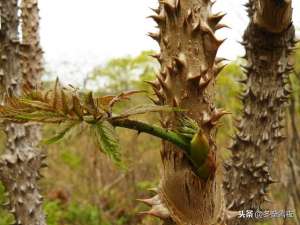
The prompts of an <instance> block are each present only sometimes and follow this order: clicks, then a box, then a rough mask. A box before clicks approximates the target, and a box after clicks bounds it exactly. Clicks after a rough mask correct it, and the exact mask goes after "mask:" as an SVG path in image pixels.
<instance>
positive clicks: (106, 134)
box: [93, 120, 121, 166]
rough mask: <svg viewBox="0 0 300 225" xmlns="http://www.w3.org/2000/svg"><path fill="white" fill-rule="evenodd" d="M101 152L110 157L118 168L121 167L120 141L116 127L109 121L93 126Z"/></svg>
mask: <svg viewBox="0 0 300 225" xmlns="http://www.w3.org/2000/svg"><path fill="white" fill-rule="evenodd" d="M93 127H94V130H95V135H96V140H97V143H98V145H99V147H100V150H101V151H102V152H104V153H105V154H106V155H108V156H109V157H110V158H111V159H112V160H113V162H114V163H116V165H117V166H121V154H120V146H119V139H118V136H117V134H116V131H115V129H114V127H113V126H112V125H111V124H110V123H109V122H108V121H106V120H105V121H102V122H101V123H97V124H94V125H93Z"/></svg>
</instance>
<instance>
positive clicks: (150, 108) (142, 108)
mask: <svg viewBox="0 0 300 225" xmlns="http://www.w3.org/2000/svg"><path fill="white" fill-rule="evenodd" d="M182 111H184V110H183V109H179V108H176V107H171V106H167V105H164V106H158V105H153V104H144V105H139V106H136V107H133V108H131V109H128V110H126V111H125V112H123V113H121V114H120V115H118V116H115V117H114V118H113V119H120V118H126V117H129V116H134V115H138V114H144V113H148V112H182Z"/></svg>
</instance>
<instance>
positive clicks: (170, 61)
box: [148, 0, 224, 225]
mask: <svg viewBox="0 0 300 225" xmlns="http://www.w3.org/2000/svg"><path fill="white" fill-rule="evenodd" d="M212 5H213V2H212V1H210V0H181V1H180V0H165V1H159V8H158V9H155V10H154V11H155V13H156V14H155V15H154V16H152V18H153V19H154V20H155V21H156V22H157V24H158V27H159V33H155V34H154V33H150V34H149V36H151V37H152V38H153V39H155V40H156V41H157V42H158V43H159V45H160V48H161V53H160V54H158V55H155V56H154V57H155V58H157V59H158V61H159V62H160V64H161V71H160V74H159V75H158V76H157V80H156V81H155V82H153V83H152V86H153V89H154V91H155V93H156V96H157V97H158V101H157V102H156V104H168V105H173V106H179V107H180V108H184V109H187V110H188V112H187V113H186V115H188V116H189V117H190V118H192V119H194V120H196V121H197V122H198V124H199V125H200V126H201V127H202V128H203V129H204V132H205V134H206V135H207V136H208V137H209V143H210V151H211V155H210V163H211V169H210V173H211V177H210V179H209V180H207V181H204V180H201V179H200V178H199V177H198V176H197V175H195V173H194V172H193V168H192V166H191V164H190V162H189V161H188V160H187V158H186V156H185V155H184V154H183V153H182V151H181V150H180V149H179V148H178V147H175V146H174V145H172V144H170V143H168V142H164V143H163V150H162V152H161V158H162V162H163V174H162V180H161V183H160V186H159V188H158V196H159V198H160V200H161V202H159V201H158V202H157V201H153V199H152V200H148V203H150V205H151V204H153V207H152V209H151V210H150V211H149V212H148V214H152V215H155V216H158V217H161V218H163V219H165V221H166V222H165V223H166V224H180V225H184V224H186V225H187V224H188V225H211V224H215V223H217V220H218V219H221V217H223V215H221V214H223V213H224V209H223V201H222V199H223V196H222V194H221V191H220V190H219V188H218V187H219V186H220V185H216V183H217V180H218V179H216V176H215V175H216V174H215V163H216V153H217V152H216V150H217V149H216V145H215V125H216V122H217V121H218V119H219V118H220V117H221V116H222V115H223V114H224V112H223V111H222V110H218V109H216V107H215V106H214V104H213V86H214V83H215V79H216V77H217V75H218V73H219V72H220V70H221V69H222V68H223V65H222V60H220V59H216V53H217V50H218V48H219V46H220V45H221V44H222V42H223V41H220V40H217V39H216V37H215V35H214V32H215V31H216V30H217V29H220V28H222V27H223V25H221V24H219V21H220V20H221V19H222V17H223V16H224V14H221V13H220V14H212V12H211V7H212ZM169 115H170V114H169ZM179 118H180V115H178V114H173V115H172V116H168V115H162V121H161V122H162V125H163V126H164V127H167V128H171V129H174V128H176V127H177V126H178V125H179V124H178V119H179ZM158 196H156V197H158ZM158 203H160V204H158Z"/></svg>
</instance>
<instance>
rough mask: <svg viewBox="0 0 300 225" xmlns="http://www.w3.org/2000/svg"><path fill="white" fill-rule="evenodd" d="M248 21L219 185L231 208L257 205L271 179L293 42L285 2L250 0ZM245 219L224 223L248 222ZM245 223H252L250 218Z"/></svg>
mask: <svg viewBox="0 0 300 225" xmlns="http://www.w3.org/2000/svg"><path fill="white" fill-rule="evenodd" d="M247 6H248V12H249V16H250V20H251V21H250V24H249V26H248V28H247V30H246V32H245V34H244V42H243V45H244V46H245V49H246V56H245V59H246V60H247V61H248V64H247V65H246V66H245V67H244V69H245V73H246V79H245V80H243V81H241V83H243V84H244V85H245V91H244V93H243V94H242V95H241V99H242V102H243V104H244V113H243V118H242V119H241V121H240V122H239V125H238V126H237V129H238V132H237V134H236V135H235V138H234V142H233V145H232V146H231V150H232V158H231V160H230V161H228V162H227V163H225V169H226V174H225V180H224V189H225V191H226V198H227V206H228V207H229V208H230V209H232V210H247V209H260V208H262V207H264V206H263V203H265V202H266V201H268V197H267V191H268V190H267V189H268V187H269V185H270V184H272V183H273V182H274V180H273V179H272V177H271V174H270V171H271V166H272V161H273V158H274V156H275V154H276V150H277V148H278V145H279V143H280V142H281V141H282V140H283V139H284V137H283V133H282V128H283V126H284V123H283V122H284V121H283V120H284V117H285V110H286V105H287V102H288V97H289V95H290V92H291V89H290V86H289V82H288V74H289V72H290V71H291V70H292V64H291V62H290V59H289V56H290V54H291V52H292V50H293V47H294V44H295V41H294V37H295V31H294V26H293V25H292V22H291V17H292V9H291V1H290V0H285V1H284V0H282V1H273V0H264V1H263V0H250V1H249V4H248V5H247ZM248 222H249V220H240V221H237V220H236V221H232V222H231V223H229V224H234V225H237V224H247V223H248ZM249 223H253V221H251V220H250V222H249Z"/></svg>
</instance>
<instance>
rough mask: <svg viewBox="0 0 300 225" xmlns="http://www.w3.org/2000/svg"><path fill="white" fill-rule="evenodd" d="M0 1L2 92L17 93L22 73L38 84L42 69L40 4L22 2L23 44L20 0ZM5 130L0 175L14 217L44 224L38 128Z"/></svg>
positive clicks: (12, 126)
mask: <svg viewBox="0 0 300 225" xmlns="http://www.w3.org/2000/svg"><path fill="white" fill-rule="evenodd" d="M0 4H1V23H2V24H1V31H0V32H1V33H0V44H1V45H0V54H1V60H0V71H1V78H2V79H1V87H2V94H3V95H6V94H9V95H11V94H14V95H18V94H20V92H21V89H22V88H21V86H22V83H23V80H22V76H21V74H23V77H24V78H25V82H26V83H28V82H29V83H30V84H32V85H36V84H38V83H39V80H40V75H41V71H42V70H41V68H42V66H41V50H40V48H39V38H38V32H39V30H38V9H37V3H36V2H32V1H26V0H25V1H23V2H22V16H21V17H22V21H23V23H22V32H23V43H22V44H21V45H20V37H19V34H18V27H19V18H18V2H17V1H16V0H1V1H0ZM20 47H21V48H20ZM20 56H21V57H20ZM20 58H21V60H20ZM29 74H30V75H29ZM4 100H5V99H3V101H4ZM5 131H6V134H7V149H6V152H5V154H4V155H3V156H2V157H1V160H0V178H1V181H2V182H3V184H4V186H5V188H6V190H7V191H8V194H9V200H10V202H9V203H8V207H9V208H10V211H11V212H12V213H13V214H14V216H15V219H16V224H20V225H21V224H22V225H44V224H45V216H44V214H43V211H42V196H41V195H40V194H39V191H38V187H37V185H38V184H37V181H38V179H39V178H40V173H39V170H40V168H41V167H42V166H43V163H42V160H43V159H44V158H45V155H44V154H43V153H42V152H41V151H40V150H38V149H37V148H36V145H37V144H38V142H39V140H40V137H39V130H38V129H36V127H34V126H32V125H31V124H26V125H18V124H6V128H5Z"/></svg>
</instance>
